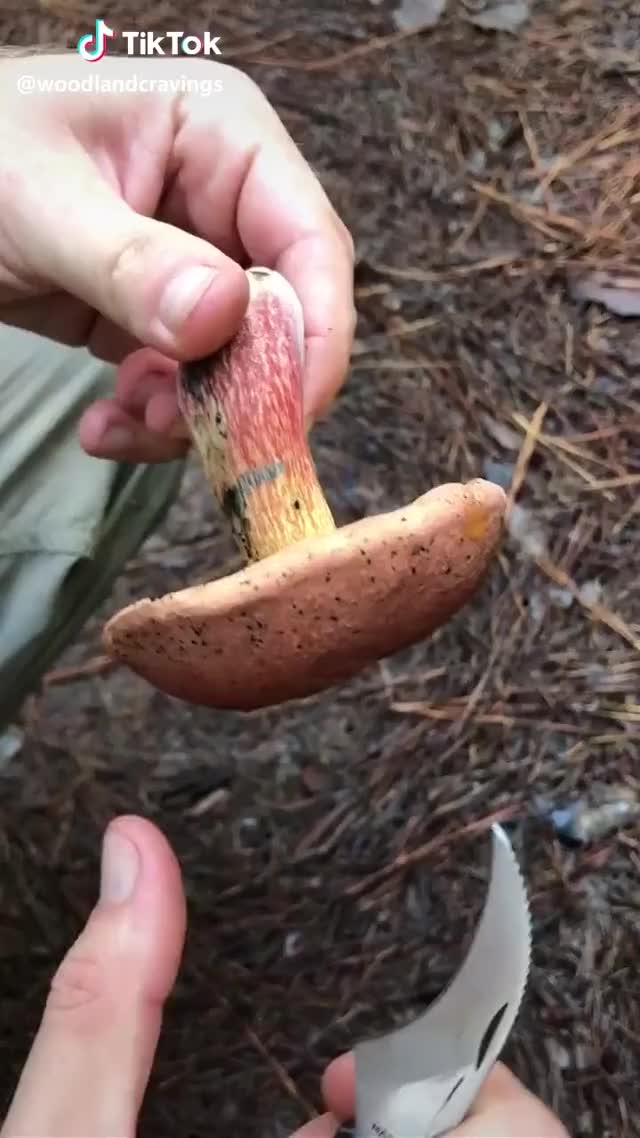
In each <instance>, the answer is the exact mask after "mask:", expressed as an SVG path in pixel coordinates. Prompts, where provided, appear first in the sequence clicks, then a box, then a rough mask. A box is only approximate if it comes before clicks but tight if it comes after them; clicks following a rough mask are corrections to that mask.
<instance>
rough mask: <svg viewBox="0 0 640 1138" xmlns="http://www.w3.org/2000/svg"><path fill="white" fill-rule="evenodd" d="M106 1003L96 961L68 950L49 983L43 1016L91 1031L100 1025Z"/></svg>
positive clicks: (106, 994) (105, 992)
mask: <svg viewBox="0 0 640 1138" xmlns="http://www.w3.org/2000/svg"><path fill="white" fill-rule="evenodd" d="M110 1002H111V1001H110V999H109V994H108V991H107V987H106V985H105V982H104V971H103V969H102V968H101V967H100V964H99V963H98V961H97V960H96V959H95V958H93V957H91V956H84V955H80V954H77V953H75V952H74V951H73V949H72V950H71V952H70V953H69V955H68V956H67V957H66V958H65V959H64V960H63V962H62V964H61V965H60V967H59V968H58V970H57V972H56V974H55V976H54V977H53V980H52V981H51V986H50V989H49V996H48V999H47V1004H46V1009H45V1017H46V1018H56V1019H60V1018H64V1019H65V1020H68V1019H69V1018H71V1019H73V1020H75V1021H76V1023H77V1024H83V1025H86V1026H87V1027H89V1028H91V1027H93V1026H95V1025H96V1023H97V1022H100V1023H103V1022H104V1020H105V1016H106V1012H107V1009H108V1006H109V1004H110Z"/></svg>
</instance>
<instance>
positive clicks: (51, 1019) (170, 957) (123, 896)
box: [2, 817, 185, 1138]
mask: <svg viewBox="0 0 640 1138" xmlns="http://www.w3.org/2000/svg"><path fill="white" fill-rule="evenodd" d="M184 933H185V901H184V894H183V891H182V884H181V879H180V870H179V868H178V864H177V862H176V859H175V857H174V855H173V853H172V851H171V849H170V847H169V845H168V843H167V842H166V840H165V838H164V837H163V836H162V834H161V833H160V832H159V831H158V830H157V829H156V828H155V826H152V825H151V823H149V822H146V821H144V820H143V819H142V818H134V817H124V818H119V819H117V820H116V821H115V822H113V823H112V824H111V825H110V826H109V828H108V830H107V833H106V835H105V840H104V845H103V855H102V874H101V890H100V898H99V901H98V904H97V906H96V908H95V909H94V911H93V913H92V914H91V917H90V918H89V921H88V923H87V925H86V927H85V929H84V931H83V932H82V933H81V934H80V936H79V938H78V940H77V941H76V943H75V944H74V945H73V947H72V949H71V951H70V952H69V953H68V955H67V956H66V958H65V960H64V961H63V963H62V965H61V967H60V968H59V969H58V971H57V973H56V975H55V978H54V980H53V983H52V985H51V991H50V994H49V998H48V1001H47V1005H46V1009H45V1013H44V1017H43V1020H42V1023H41V1025H40V1029H39V1031H38V1034H37V1036H36V1039H35V1042H34V1045H33V1048H32V1050H31V1054H30V1056H29V1058H28V1060H27V1064H26V1066H25V1068H24V1071H23V1074H22V1078H21V1080H20V1083H19V1086H18V1090H17V1092H16V1095H15V1098H14V1101H13V1103H12V1106H11V1108H10V1110H9V1115H8V1117H7V1119H6V1122H5V1126H4V1129H3V1131H2V1134H3V1135H5V1136H6V1138H9V1136H12V1138H15V1136H16V1135H19V1136H20V1138H36V1136H38V1135H44V1134H46V1135H47V1138H86V1136H87V1135H92V1136H94V1138H95V1136H98V1135H105V1136H106V1135H112V1136H115V1135H118V1138H132V1136H133V1135H134V1134H135V1127H136V1119H137V1115H138V1111H139V1108H140V1104H141V1101H142V1097H143V1094H144V1090H145V1087H146V1084H147V1080H148V1077H149V1071H150V1068H151V1063H152V1061H153V1056H154V1053H155V1049H156V1045H157V1041H158V1034H159V1031H160V1025H161V1017H162V1006H163V1003H164V1001H165V999H166V997H167V995H168V993H169V991H170V989H171V988H172V987H173V984H174V981H175V977H176V972H177V969H178V965H179V961H180V956H181V953H182V947H183V942H184Z"/></svg>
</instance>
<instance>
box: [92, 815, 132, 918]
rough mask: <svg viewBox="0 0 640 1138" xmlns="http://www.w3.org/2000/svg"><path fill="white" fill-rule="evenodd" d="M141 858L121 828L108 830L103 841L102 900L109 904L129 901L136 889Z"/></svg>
mask: <svg viewBox="0 0 640 1138" xmlns="http://www.w3.org/2000/svg"><path fill="white" fill-rule="evenodd" d="M139 868H140V858H139V856H138V851H137V849H136V847H135V846H134V844H133V842H130V841H129V839H128V838H126V837H125V836H124V834H121V833H120V831H119V830H114V829H109V830H107V832H106V834H105V837H104V842H103V843H102V867H101V873H100V900H101V901H105V902H106V903H107V904H111V905H113V904H119V903H121V902H122V901H128V899H129V897H130V896H131V894H132V893H133V890H134V889H135V885H136V881H137V878H138V871H139Z"/></svg>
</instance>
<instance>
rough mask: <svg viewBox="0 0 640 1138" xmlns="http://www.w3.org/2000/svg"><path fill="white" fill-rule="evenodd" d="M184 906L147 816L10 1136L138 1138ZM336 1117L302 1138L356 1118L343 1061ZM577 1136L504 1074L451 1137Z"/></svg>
mask: <svg viewBox="0 0 640 1138" xmlns="http://www.w3.org/2000/svg"><path fill="white" fill-rule="evenodd" d="M185 928H186V913H185V900H184V893H183V889H182V882H181V876H180V869H179V867H178V863H177V861H176V859H175V857H174V855H173V853H172V851H171V849H170V847H169V845H168V843H167V841H166V840H165V838H164V837H163V836H162V834H161V833H160V832H159V830H157V829H156V827H155V826H153V825H152V824H151V823H150V822H146V821H144V819H142V818H135V817H123V818H117V819H116V820H115V821H114V822H112V824H111V825H110V826H109V828H108V830H107V833H106V835H105V840H104V845H103V854H102V873H101V883H100V897H99V900H98V903H97V905H96V907H95V909H94V911H93V913H92V914H91V916H90V918H89V921H88V923H87V925H86V927H85V929H84V930H83V932H82V933H81V934H80V936H79V937H78V939H77V941H76V942H75V944H74V945H73V947H72V948H71V950H70V951H69V953H68V954H67V956H66V957H65V959H64V961H63V962H62V964H61V966H60V968H59V969H58V971H57V973H56V975H55V977H54V979H53V982H52V984H51V990H50V993H49V998H48V1000H47V1004H46V1007H45V1012H44V1016H43V1019H42V1023H41V1025H40V1028H39V1030H38V1033H37V1035H36V1038H35V1041H34V1044H33V1047H32V1049H31V1053H30V1055H29V1058H28V1059H27V1063H26V1065H25V1068H24V1070H23V1072H22V1075H21V1078H20V1081H19V1084H18V1088H17V1090H16V1093H15V1096H14V1099H13V1102H12V1104H11V1106H10V1108H9V1113H8V1115H7V1118H6V1119H5V1122H4V1125H3V1126H2V1128H1V1129H0V1138H38V1136H41V1135H43V1134H46V1135H47V1138H97V1136H98V1135H105V1134H106V1135H115V1134H117V1135H119V1136H120V1138H133V1136H134V1135H135V1133H136V1123H137V1117H138V1112H139V1110H140V1106H141V1103H142V1099H143V1096H144V1093H145V1089H146V1086H147V1081H148V1079H149V1074H150V1071H151V1066H152V1063H153V1058H154V1054H155V1050H156V1046H157V1043H158V1037H159V1034H160V1028H161V1024H162V1008H163V1004H164V1002H165V1000H166V998H167V996H168V995H169V992H170V991H171V989H172V987H173V984H174V981H175V978H176V974H177V971H178V967H179V964H180V958H181V955H182V949H183V945H184V937H185ZM323 1092H324V1099H325V1102H326V1104H327V1108H328V1112H329V1113H327V1114H324V1115H322V1116H320V1117H318V1118H316V1119H314V1120H313V1121H312V1122H310V1123H308V1124H307V1125H306V1126H304V1127H303V1128H302V1130H300V1131H298V1133H297V1135H296V1136H295V1138H332V1136H333V1135H334V1134H335V1132H336V1130H337V1129H338V1127H339V1125H340V1122H342V1121H345V1120H348V1119H349V1118H351V1117H352V1116H353V1113H354V1109H355V1104H354V1100H355V1092H354V1062H353V1057H352V1056H351V1055H346V1056H342V1057H341V1058H340V1059H338V1060H336V1062H335V1063H333V1064H332V1065H331V1066H330V1067H329V1069H328V1071H327V1072H326V1075H325V1079H324V1083H323ZM533 1135H535V1138H567V1135H566V1133H565V1131H564V1130H563V1128H562V1127H561V1125H560V1123H559V1122H557V1121H556V1120H555V1119H554V1118H553V1117H552V1116H551V1115H550V1114H549V1113H548V1111H547V1110H546V1109H545V1108H544V1107H543V1106H542V1104H541V1103H540V1102H538V1100H537V1099H535V1098H533V1097H532V1095H530V1094H529V1093H528V1092H527V1091H525V1089H524V1087H522V1086H521V1084H520V1083H518V1082H517V1081H516V1079H514V1077H513V1076H512V1075H511V1074H510V1073H509V1072H508V1071H507V1070H506V1069H505V1068H503V1067H500V1066H498V1067H497V1068H496V1069H495V1070H494V1072H493V1074H492V1076H491V1077H490V1078H489V1079H488V1080H487V1082H486V1084H485V1087H484V1088H483V1090H482V1092H481V1094H480V1096H479V1098H478V1101H477V1103H476V1108H475V1110H474V1113H473V1115H472V1117H471V1118H470V1119H469V1120H468V1122H467V1123H465V1126H463V1127H462V1128H461V1129H460V1130H458V1131H456V1134H455V1135H451V1136H450V1138H532V1136H533Z"/></svg>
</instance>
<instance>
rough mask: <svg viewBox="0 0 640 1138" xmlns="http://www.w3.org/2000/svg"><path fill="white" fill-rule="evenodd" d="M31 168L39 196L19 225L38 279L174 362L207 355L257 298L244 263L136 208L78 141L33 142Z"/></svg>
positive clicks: (24, 207)
mask: <svg viewBox="0 0 640 1138" xmlns="http://www.w3.org/2000/svg"><path fill="white" fill-rule="evenodd" d="M27 165H28V169H27V172H26V174H25V172H24V171H22V173H21V182H22V181H24V182H25V184H27V185H28V186H29V192H28V193H26V194H25V195H23V196H22V197H21V196H20V195H16V199H17V200H15V201H14V200H12V202H11V205H10V212H11V214H12V216H11V218H10V223H11V226H12V231H13V232H14V236H15V240H16V243H17V244H18V246H19V247H20V248H21V249H24V250H26V257H27V266H28V270H29V273H30V275H31V276H32V277H34V278H35V279H36V280H37V281H42V282H46V283H47V284H49V285H50V284H54V285H56V286H57V287H58V288H61V289H64V290H65V291H67V292H69V293H71V294H72V295H73V296H76V297H78V298H80V299H82V300H83V301H85V302H86V303H87V304H88V305H89V306H90V307H92V308H94V309H96V310H97V311H98V312H99V313H100V314H101V315H102V316H104V317H106V318H107V319H109V320H111V321H112V322H113V323H115V324H117V325H118V326H119V327H121V328H122V329H124V330H125V332H127V333H128V334H129V335H130V336H131V337H133V339H134V340H135V341H136V342H138V343H142V344H148V345H149V346H151V347H154V348H156V349H157V350H158V351H160V352H163V353H166V354H167V355H169V356H170V357H171V358H172V359H188V358H195V357H198V356H202V355H206V354H207V353H208V352H211V351H214V350H216V349H217V348H219V347H220V346H221V345H222V344H224V343H225V342H226V341H227V340H228V339H229V338H230V337H231V336H232V335H233V333H234V332H235V331H236V329H237V327H238V326H239V323H240V321H241V319H242V316H243V314H244V311H245V309H246V305H247V302H248V295H249V291H248V282H247V279H246V276H245V274H244V272H243V271H242V269H241V268H240V266H239V265H238V264H236V262H235V261H233V260H231V259H230V258H229V257H227V256H226V255H225V254H224V253H222V252H221V251H220V250H219V249H217V248H215V247H214V246H213V245H210V244H209V243H208V242H207V241H205V240H202V239H201V238H199V237H195V236H192V235H191V234H189V233H186V232H184V231H183V230H180V229H176V228H174V227H173V226H171V225H168V224H166V223H165V222H161V221H157V220H155V219H154V218H151V217H145V216H143V215H141V214H138V213H136V212H135V211H134V210H132V209H131V208H130V207H129V206H128V205H127V204H126V202H124V201H123V200H122V198H121V197H119V195H118V193H117V192H116V190H115V189H112V188H111V186H110V185H109V184H108V183H107V181H106V180H105V179H103V177H102V175H101V174H100V172H99V171H98V169H97V167H96V166H95V165H94V164H93V162H92V161H91V159H90V157H89V156H88V154H87V153H86V152H85V151H84V150H83V149H82V147H81V146H80V145H79V144H78V143H76V142H75V141H66V142H65V143H64V144H61V145H59V146H57V147H56V148H53V147H51V148H46V147H33V149H32V151H31V152H30V153H29V155H28V159H27ZM70 193H71V194H73V198H74V209H73V210H72V211H70V210H69V209H68V204H67V203H68V200H69V195H70ZM79 249H81V250H82V256H78V250H79Z"/></svg>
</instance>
